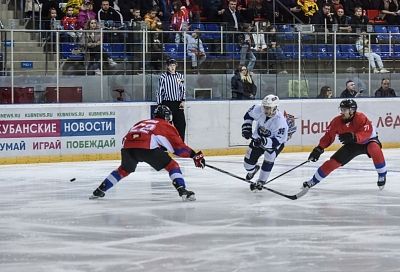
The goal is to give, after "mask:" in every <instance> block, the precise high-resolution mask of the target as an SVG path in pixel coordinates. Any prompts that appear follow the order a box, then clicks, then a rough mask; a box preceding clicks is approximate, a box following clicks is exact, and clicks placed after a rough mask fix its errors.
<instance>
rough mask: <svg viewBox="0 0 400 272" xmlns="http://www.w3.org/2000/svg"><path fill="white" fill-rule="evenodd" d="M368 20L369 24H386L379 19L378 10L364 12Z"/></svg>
mask: <svg viewBox="0 0 400 272" xmlns="http://www.w3.org/2000/svg"><path fill="white" fill-rule="evenodd" d="M366 14H367V17H368V20H369V23H370V24H386V21H385V20H382V19H380V18H379V15H380V10H378V9H368V10H367V11H366Z"/></svg>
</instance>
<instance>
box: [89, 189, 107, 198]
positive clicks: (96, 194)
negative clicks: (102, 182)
mask: <svg viewBox="0 0 400 272" xmlns="http://www.w3.org/2000/svg"><path fill="white" fill-rule="evenodd" d="M105 195H106V194H105V193H104V192H103V191H102V190H100V189H99V188H97V189H96V190H94V191H93V194H92V195H91V196H90V197H89V199H97V198H102V197H104V196H105Z"/></svg>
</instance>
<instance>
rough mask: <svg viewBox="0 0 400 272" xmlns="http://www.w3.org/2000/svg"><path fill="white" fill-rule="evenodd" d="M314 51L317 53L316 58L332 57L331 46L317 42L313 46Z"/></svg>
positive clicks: (327, 58)
mask: <svg viewBox="0 0 400 272" xmlns="http://www.w3.org/2000/svg"><path fill="white" fill-rule="evenodd" d="M315 52H316V53H317V57H318V59H321V60H329V59H331V60H332V59H333V46H332V45H326V44H317V45H316V46H315Z"/></svg>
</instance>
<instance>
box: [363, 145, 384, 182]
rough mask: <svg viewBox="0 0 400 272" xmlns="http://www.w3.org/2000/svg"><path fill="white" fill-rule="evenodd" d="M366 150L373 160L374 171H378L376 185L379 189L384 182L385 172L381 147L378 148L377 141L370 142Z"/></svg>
mask: <svg viewBox="0 0 400 272" xmlns="http://www.w3.org/2000/svg"><path fill="white" fill-rule="evenodd" d="M367 151H368V154H369V155H370V156H371V158H372V161H373V162H374V166H375V169H376V172H378V182H377V185H378V187H379V189H380V190H382V189H383V187H384V186H385V184H386V173H387V170H386V162H385V158H384V156H383V152H382V149H381V148H380V146H379V145H378V143H376V142H371V143H369V144H368V146H367Z"/></svg>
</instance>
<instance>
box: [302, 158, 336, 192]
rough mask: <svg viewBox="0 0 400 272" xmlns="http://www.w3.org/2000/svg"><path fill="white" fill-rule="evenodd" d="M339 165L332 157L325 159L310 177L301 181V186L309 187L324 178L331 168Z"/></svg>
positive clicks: (333, 168)
mask: <svg viewBox="0 0 400 272" xmlns="http://www.w3.org/2000/svg"><path fill="white" fill-rule="evenodd" d="M339 167H340V163H339V162H337V161H336V160H334V159H330V160H327V161H326V162H324V163H323V164H322V165H321V166H320V167H319V168H318V170H317V172H315V174H314V176H313V177H312V179H310V180H309V181H306V182H304V183H303V187H308V188H311V187H313V186H314V185H316V184H318V183H319V182H320V181H322V180H323V179H324V178H326V177H327V176H328V175H329V174H330V173H331V172H332V171H333V170H335V169H337V168H339Z"/></svg>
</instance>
